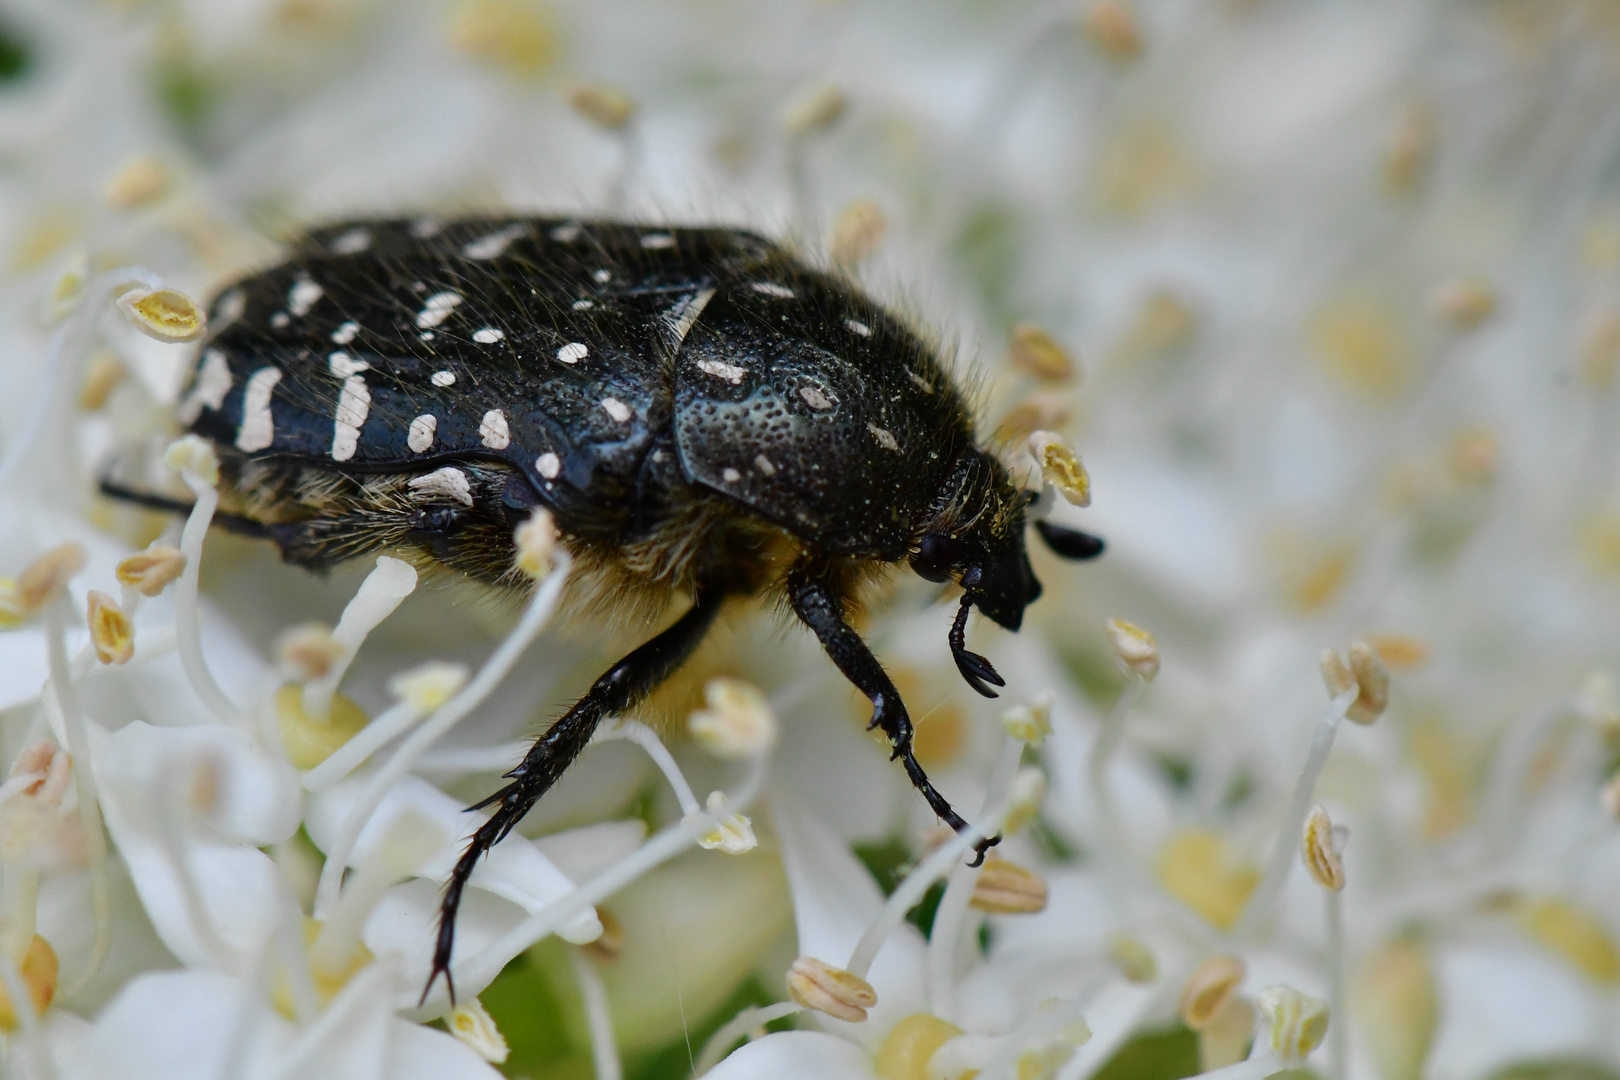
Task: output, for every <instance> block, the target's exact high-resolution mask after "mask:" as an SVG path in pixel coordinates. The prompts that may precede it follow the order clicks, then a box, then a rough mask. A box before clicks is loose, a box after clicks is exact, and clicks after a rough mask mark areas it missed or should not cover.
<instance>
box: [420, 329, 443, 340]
mask: <svg viewBox="0 0 1620 1080" xmlns="http://www.w3.org/2000/svg"><path fill="white" fill-rule="evenodd" d="M438 336H439V335H438V334H435V333H434V332H433V331H431V330H424V331H422V332H421V333H420V334H417V335H416V340H417V341H432V340H433V339H434V338H436V337H438Z"/></svg>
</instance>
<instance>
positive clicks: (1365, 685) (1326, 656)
mask: <svg viewBox="0 0 1620 1080" xmlns="http://www.w3.org/2000/svg"><path fill="white" fill-rule="evenodd" d="M1321 664H1322V683H1323V685H1325V686H1326V687H1327V692H1328V696H1329V697H1338V696H1339V695H1340V694H1343V693H1345V692H1346V691H1348V690H1350V689H1351V688H1357V689H1358V693H1357V695H1356V699H1355V701H1353V702H1351V703H1350V708H1349V710H1348V711H1346V713H1345V716H1346V717H1347V718H1348V719H1351V720H1354V721H1355V722H1356V723H1358V724H1371V723H1373V722H1374V721H1375V720H1377V719H1378V718H1379V717H1380V716H1382V715H1384V710H1385V709H1387V708H1389V669H1388V668H1386V667H1385V666H1384V661H1383V660H1382V659H1380V658H1379V655H1378V651H1377V650H1376V649H1374V648H1373V647H1372V646H1371V645H1369V644H1367V643H1366V642H1365V641H1357V642H1353V643H1352V644H1351V645H1350V663H1349V664H1348V665H1346V664H1345V662H1344V660H1343V659H1341V658H1340V656H1339V654H1338V653H1336V652H1334V651H1333V650H1332V649H1323V650H1322V660H1321Z"/></svg>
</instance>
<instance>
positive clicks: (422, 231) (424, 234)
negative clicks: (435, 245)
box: [411, 217, 444, 240]
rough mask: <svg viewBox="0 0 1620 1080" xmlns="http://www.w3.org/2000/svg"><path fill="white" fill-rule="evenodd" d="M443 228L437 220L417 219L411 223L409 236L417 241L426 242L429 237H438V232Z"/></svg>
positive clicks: (428, 218)
mask: <svg viewBox="0 0 1620 1080" xmlns="http://www.w3.org/2000/svg"><path fill="white" fill-rule="evenodd" d="M443 227H444V226H442V225H440V224H439V221H438V219H437V218H430V217H425V218H417V219H416V220H415V221H413V222H411V235H412V236H414V237H416V238H417V239H418V240H426V239H427V238H428V237H430V236H438V235H439V230H440V229H441V228H443Z"/></svg>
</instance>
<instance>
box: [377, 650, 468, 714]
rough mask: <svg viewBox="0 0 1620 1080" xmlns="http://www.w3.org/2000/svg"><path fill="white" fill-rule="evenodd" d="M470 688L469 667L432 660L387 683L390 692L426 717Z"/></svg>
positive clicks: (401, 673) (406, 671)
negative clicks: (468, 686) (463, 688)
mask: <svg viewBox="0 0 1620 1080" xmlns="http://www.w3.org/2000/svg"><path fill="white" fill-rule="evenodd" d="M466 684H467V665H466V664H449V663H445V662H443V661H441V660H429V661H428V662H427V663H425V664H418V665H417V666H416V667H413V668H410V669H408V670H405V671H402V672H400V673H399V674H398V675H395V676H394V677H393V678H391V679H389V680H388V692H389V693H391V694H393V695H394V696H395V697H396V698H399V699H400V700H401V701H407V702H410V704H411V707H412V708H414V709H415V710H416V711H417V712H418V713H420V714H422V715H423V716H426V715H427V714H428V713H430V712H432V711H433V710H435V709H437V708H438V707H439V706H441V705H443V704H444V703H445V702H447V701H449V700H450V699H451V698H452V697H454V696H455V695H456V693H457V692H459V691H460V690H461V688H462V687H463V686H465V685H466Z"/></svg>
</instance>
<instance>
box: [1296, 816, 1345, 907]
mask: <svg viewBox="0 0 1620 1080" xmlns="http://www.w3.org/2000/svg"><path fill="white" fill-rule="evenodd" d="M1299 854H1300V858H1301V859H1303V860H1304V862H1305V869H1306V870H1307V871H1308V872H1309V873H1310V875H1311V880H1312V881H1314V882H1316V883H1317V884H1318V885H1320V886H1322V888H1324V889H1332V890H1333V891H1334V892H1338V891H1339V890H1340V889H1342V888H1344V863H1343V861H1341V860H1340V858H1339V852H1338V849H1337V846H1336V844H1335V842H1334V836H1333V822H1332V821H1331V820H1330V819H1329V818H1328V815H1327V811H1326V810H1324V809H1322V807H1320V806H1313V807H1311V812H1310V813H1309V814H1307V815H1306V816H1305V830H1304V835H1302V836H1301V837H1300V841H1299Z"/></svg>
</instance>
